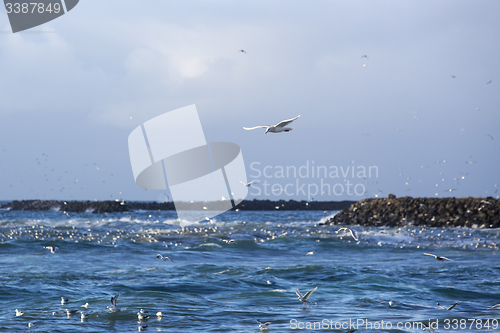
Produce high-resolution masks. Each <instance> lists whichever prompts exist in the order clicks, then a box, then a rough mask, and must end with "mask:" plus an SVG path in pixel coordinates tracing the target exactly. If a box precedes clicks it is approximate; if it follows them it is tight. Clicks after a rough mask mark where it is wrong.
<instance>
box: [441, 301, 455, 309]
mask: <svg viewBox="0 0 500 333" xmlns="http://www.w3.org/2000/svg"><path fill="white" fill-rule="evenodd" d="M457 304H458V302H455V304H453V305H450V306H449V307H448V308H445V307H444V306H442V305H441V304H439V303H437V305H438V306H439V307H440V308H441V309H443V310H451V309H453V308H454V307H455V306H457Z"/></svg>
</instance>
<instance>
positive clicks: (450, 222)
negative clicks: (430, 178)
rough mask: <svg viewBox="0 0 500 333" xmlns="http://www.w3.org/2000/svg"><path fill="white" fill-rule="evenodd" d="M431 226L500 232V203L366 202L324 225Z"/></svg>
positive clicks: (447, 200) (459, 200)
mask: <svg viewBox="0 0 500 333" xmlns="http://www.w3.org/2000/svg"><path fill="white" fill-rule="evenodd" d="M330 224H355V225H362V226H384V227H399V226H411V225H414V226H427V227H439V228H446V227H450V228H454V227H468V228H471V227H479V228H500V200H498V199H494V198H492V197H487V198H472V197H468V198H412V197H402V198H396V196H394V195H393V194H389V196H388V197H387V198H382V199H364V200H361V201H358V202H356V203H354V204H352V205H351V206H350V207H349V208H346V209H344V210H343V211H342V212H340V213H339V214H337V215H335V216H334V217H332V218H330V219H329V220H328V221H326V222H325V223H322V225H330Z"/></svg>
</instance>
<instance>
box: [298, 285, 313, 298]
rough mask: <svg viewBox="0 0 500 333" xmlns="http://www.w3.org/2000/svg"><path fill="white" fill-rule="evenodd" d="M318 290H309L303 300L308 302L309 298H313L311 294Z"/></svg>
mask: <svg viewBox="0 0 500 333" xmlns="http://www.w3.org/2000/svg"><path fill="white" fill-rule="evenodd" d="M316 289H318V287H315V288H314V289H311V290H309V291H308V292H307V293H306V294H305V295H304V297H302V299H303V300H304V301H307V298H308V297H309V296H311V294H312V293H313V292H314V291H315V290H316ZM297 291H298V290H297Z"/></svg>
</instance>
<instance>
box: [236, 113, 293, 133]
mask: <svg viewBox="0 0 500 333" xmlns="http://www.w3.org/2000/svg"><path fill="white" fill-rule="evenodd" d="M298 117H300V115H298V116H297V117H295V118H292V119H287V120H283V121H281V122H279V123H278V124H276V125H271V126H255V127H243V128H244V129H246V130H247V131H249V130H253V129H256V128H265V129H266V132H265V133H264V134H267V132H271V133H281V132H289V131H291V130H293V127H285V126H286V125H288V124H290V123H291V122H292V121H294V120H295V119H297V118H298Z"/></svg>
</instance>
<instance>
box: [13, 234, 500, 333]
mask: <svg viewBox="0 0 500 333" xmlns="http://www.w3.org/2000/svg"><path fill="white" fill-rule="evenodd" d="M211 228H213V231H214V232H216V231H217V227H211ZM202 229H203V228H195V229H193V231H194V232H197V233H204V232H207V231H208V230H202ZM88 231H89V232H90V230H88ZM221 232H222V230H221ZM189 233H191V231H189V230H188V228H184V227H183V228H182V234H183V235H187V234H189ZM335 233H336V234H338V235H339V237H341V238H342V237H351V238H352V239H353V240H355V241H356V242H359V240H360V238H364V237H361V236H363V235H358V234H357V233H356V232H355V231H354V230H353V229H351V228H348V227H341V228H339V229H337V230H336V231H335ZM217 235H219V234H217ZM164 236H165V235H164V234H163V237H164ZM221 241H224V242H225V243H226V244H235V243H237V240H235V239H221ZM167 247H168V246H167ZM43 248H44V249H45V250H47V251H49V252H50V253H51V254H55V253H56V252H57V251H59V248H58V247H56V246H43ZM313 254H314V252H313V251H310V252H308V253H307V254H306V256H307V255H313ZM423 255H425V256H429V257H433V258H434V259H436V260H437V261H440V262H445V261H453V259H450V258H447V257H444V256H441V255H436V254H432V253H423ZM156 258H157V259H158V260H161V261H163V262H165V261H171V262H172V263H173V264H175V262H174V260H173V259H172V258H170V257H168V256H165V255H162V254H160V253H158V254H157V255H156ZM268 283H269V282H268ZM317 289H318V287H314V288H313V289H311V290H309V291H307V292H306V293H305V294H302V293H301V292H300V290H299V289H295V293H296V295H297V299H298V301H299V302H301V303H302V304H303V306H308V305H309V304H314V302H312V301H311V298H312V294H313V293H314V292H315V291H316V290H317ZM118 296H119V294H118V293H116V294H115V295H114V296H113V297H111V299H110V305H108V306H107V309H108V310H109V312H111V313H114V312H118V311H120V308H118V306H117V300H118ZM380 303H388V304H389V306H392V305H394V304H396V303H398V302H396V301H392V300H389V301H384V302H380ZM66 304H68V299H67V298H64V297H62V298H61V305H66ZM457 305H458V302H455V303H454V304H452V305H450V306H448V307H445V306H443V305H441V304H439V303H437V306H438V307H439V308H441V309H444V310H452V309H454V308H455V307H456V306H457ZM81 307H83V308H85V310H83V309H82V311H78V310H74V309H65V311H46V312H52V314H53V315H54V316H60V315H63V314H67V316H68V317H69V316H72V315H76V314H77V313H78V312H79V313H80V317H81V320H82V321H86V320H88V319H89V318H91V317H92V313H89V312H87V311H86V310H87V309H88V307H89V303H86V304H84V305H82V306H81ZM498 308H500V304H497V305H494V306H492V307H490V308H489V309H498ZM15 315H16V316H23V315H25V313H24V312H23V311H20V310H19V309H16V310H15ZM153 316H154V315H150V314H149V313H148V312H147V311H145V310H143V309H141V310H140V311H138V312H137V318H138V323H139V326H138V330H139V331H143V330H146V328H147V327H148V325H147V320H148V319H150V318H151V317H153ZM162 316H163V314H162V312H156V317H157V318H158V319H161V317H162ZM258 324H259V329H260V330H262V331H264V330H268V329H269V327H270V326H271V327H272V325H271V324H273V322H272V321H266V322H261V321H260V320H259V321H258ZM35 325H36V323H34V322H29V323H28V327H29V328H33V327H35ZM427 330H429V331H430V330H431V328H427Z"/></svg>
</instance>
